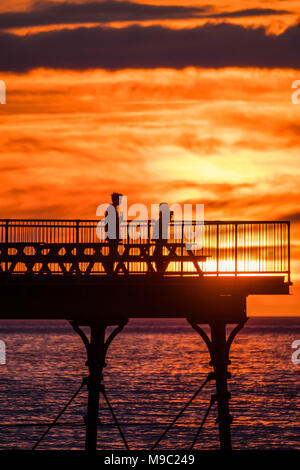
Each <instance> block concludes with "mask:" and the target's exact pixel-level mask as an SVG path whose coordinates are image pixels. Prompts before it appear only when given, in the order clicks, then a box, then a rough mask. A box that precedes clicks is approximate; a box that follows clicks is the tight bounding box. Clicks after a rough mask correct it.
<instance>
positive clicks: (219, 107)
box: [0, 0, 300, 315]
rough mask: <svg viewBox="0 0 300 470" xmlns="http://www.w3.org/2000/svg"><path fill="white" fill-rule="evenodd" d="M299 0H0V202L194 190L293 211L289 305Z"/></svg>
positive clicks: (284, 307)
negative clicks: (2, 100) (0, 94)
mask: <svg viewBox="0 0 300 470" xmlns="http://www.w3.org/2000/svg"><path fill="white" fill-rule="evenodd" d="M299 50H300V3H299V2H298V1H288V0H287V1H264V2H262V1H244V2H242V3H241V2H240V1H239V2H238V1H232V2H230V3H229V2H226V1H225V0H224V1H223V0H220V1H216V2H215V3H214V5H212V4H209V3H206V2H205V3H203V2H200V1H196V0H194V1H192V0H191V2H190V1H177V0H168V1H167V0H166V1H158V0H156V1H151V0H147V1H132V2H127V1H104V2H99V1H91V2H90V1H88V0H85V1H84V2H83V1H76V2H75V1H68V2H67V1H64V0H60V1H56V2H48V1H41V2H29V1H24V0H2V1H1V6H0V80H4V81H5V83H6V87H7V104H6V105H1V106H0V122H1V132H0V149H1V156H0V188H1V189H0V217H2V218H14V217H22V218H33V217H35V218H39V217H40V218H44V217H49V218H52V217H53V218H90V219H93V218H96V208H97V206H98V205H99V204H101V203H103V202H106V201H108V199H109V195H110V193H111V192H112V191H114V190H115V191H119V192H122V193H123V194H126V195H127V196H128V201H129V203H137V202H142V203H145V204H148V205H149V204H150V203H158V202H161V201H162V200H163V201H168V202H169V203H184V202H194V203H204V204H205V217H206V219H210V220H214V219H226V220H230V219H233V220H238V219H243V220H245V219H249V220H268V219H270V220H274V219H276V220H277V219H279V220H291V221H292V229H291V234H292V248H291V252H292V280H293V282H294V285H293V287H292V292H293V295H292V296H290V297H286V296H282V297H280V298H277V297H274V296H271V297H267V296H266V297H253V298H250V299H249V301H248V305H249V313H250V315H299V314H300V302H299V300H300V209H299V202H300V189H299V178H300V161H299V151H300V139H299V134H300V105H294V104H292V100H291V96H292V92H293V90H292V88H291V86H292V82H293V81H294V80H300V54H299Z"/></svg>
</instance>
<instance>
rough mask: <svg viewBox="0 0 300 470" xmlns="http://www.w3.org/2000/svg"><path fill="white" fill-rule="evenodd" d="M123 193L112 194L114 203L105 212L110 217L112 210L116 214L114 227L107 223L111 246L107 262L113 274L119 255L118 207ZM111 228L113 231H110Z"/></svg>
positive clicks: (108, 239)
mask: <svg viewBox="0 0 300 470" xmlns="http://www.w3.org/2000/svg"><path fill="white" fill-rule="evenodd" d="M122 197H123V195H122V194H120V193H112V194H111V201H112V204H110V207H108V208H107V211H106V212H105V217H109V216H110V215H111V214H110V212H112V214H113V215H114V227H110V224H109V223H107V224H106V225H105V233H106V234H107V235H106V239H107V241H108V246H109V255H108V260H107V261H108V262H107V270H108V273H109V274H113V271H114V263H115V261H116V258H117V256H118V246H119V243H120V238H121V237H120V216H119V211H118V207H119V205H120V203H121V199H122ZM110 230H111V232H110Z"/></svg>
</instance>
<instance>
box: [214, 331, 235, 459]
mask: <svg viewBox="0 0 300 470" xmlns="http://www.w3.org/2000/svg"><path fill="white" fill-rule="evenodd" d="M210 328H211V355H212V361H211V365H212V366H213V368H214V371H215V378H216V392H217V393H216V399H217V404H218V419H217V422H218V426H219V436H220V449H221V450H232V446H231V431H230V425H231V423H232V419H233V418H232V416H231V414H230V412H229V399H230V393H229V391H228V384H227V379H228V378H229V377H230V375H229V373H228V365H229V364H230V360H229V357H228V353H227V343H226V324H225V323H214V324H211V325H210Z"/></svg>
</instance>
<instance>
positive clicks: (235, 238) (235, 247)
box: [234, 222, 238, 276]
mask: <svg viewBox="0 0 300 470" xmlns="http://www.w3.org/2000/svg"><path fill="white" fill-rule="evenodd" d="M237 239H238V224H237V222H235V227H234V271H235V275H236V276H237V256H238V249H237Z"/></svg>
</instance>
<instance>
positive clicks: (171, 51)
mask: <svg viewBox="0 0 300 470" xmlns="http://www.w3.org/2000/svg"><path fill="white" fill-rule="evenodd" d="M237 45H238V47H237ZM0 46H1V49H0V70H1V71H15V72H25V71H28V70H30V69H34V68H38V67H45V68H54V69H73V70H86V69H96V68H103V69H107V70H119V69H126V68H131V69H137V68H146V69H147V68H148V69H151V68H159V67H169V68H176V69H182V68H185V67H188V66H195V67H212V68H221V67H229V66H237V67H261V68H278V67H280V68H295V69H299V68H300V55H299V50H300V24H297V25H296V26H292V27H290V28H288V29H287V30H286V31H285V32H283V33H281V34H280V35H277V36H276V35H273V34H270V35H268V34H267V32H266V30H265V28H263V27H260V28H245V27H242V26H240V25H234V24H228V23H220V24H205V25H203V26H200V27H196V28H193V29H181V30H173V29H169V28H164V27H161V26H150V27H141V26H138V25H133V26H130V27H125V28H106V27H97V28H84V27H82V28H76V29H74V30H68V29H65V30H61V31H49V32H43V33H39V34H31V35H26V36H21V37H20V36H16V35H14V34H10V33H0Z"/></svg>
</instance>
